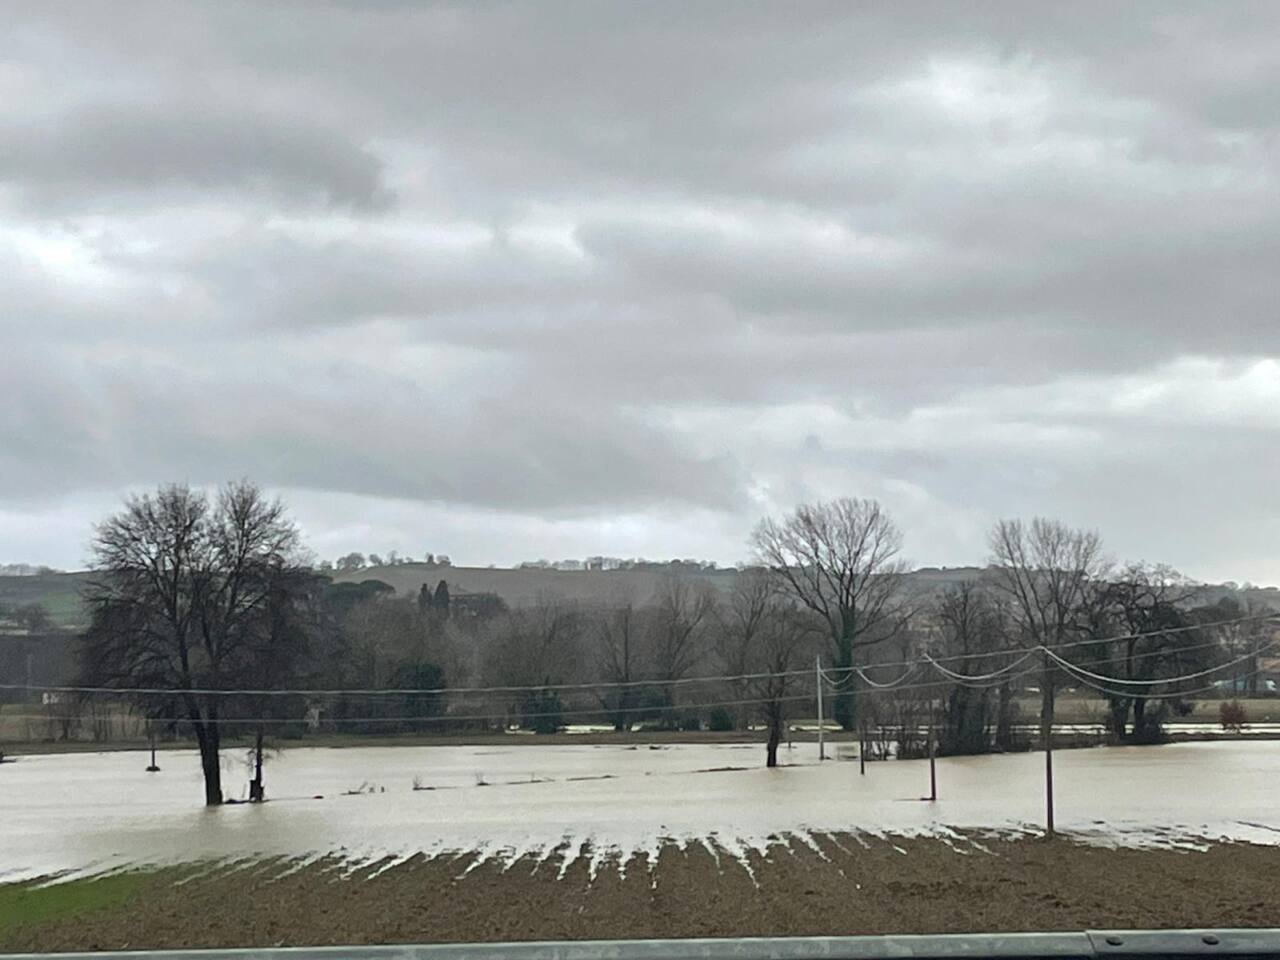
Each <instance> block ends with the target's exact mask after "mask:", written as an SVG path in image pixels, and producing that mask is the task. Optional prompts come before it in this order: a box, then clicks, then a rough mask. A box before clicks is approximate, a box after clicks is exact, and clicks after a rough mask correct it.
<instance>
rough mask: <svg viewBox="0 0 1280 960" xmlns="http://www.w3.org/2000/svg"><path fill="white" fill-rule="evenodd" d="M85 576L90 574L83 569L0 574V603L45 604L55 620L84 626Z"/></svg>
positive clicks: (12, 605)
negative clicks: (14, 575) (30, 573)
mask: <svg viewBox="0 0 1280 960" xmlns="http://www.w3.org/2000/svg"><path fill="white" fill-rule="evenodd" d="M88 580H89V574H88V572H86V571H81V572H79V573H41V574H36V575H35V576H27V577H0V604H3V605H5V606H8V607H19V606H23V605H25V604H28V603H38V604H40V605H41V606H42V607H44V609H45V612H46V613H48V614H49V617H50V618H51V619H52V620H53V622H54V624H56V625H57V626H59V627H64V628H68V629H75V628H78V627H82V626H84V622H85V617H84V609H83V607H82V606H81V604H80V590H81V589H82V588H83V587H84V585H85V583H86V582H88Z"/></svg>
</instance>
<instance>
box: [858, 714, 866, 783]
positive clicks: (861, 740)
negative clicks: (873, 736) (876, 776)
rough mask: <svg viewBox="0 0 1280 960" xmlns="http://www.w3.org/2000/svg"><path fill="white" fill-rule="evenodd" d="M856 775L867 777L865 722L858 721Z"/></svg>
mask: <svg viewBox="0 0 1280 960" xmlns="http://www.w3.org/2000/svg"><path fill="white" fill-rule="evenodd" d="M858 775H859V776H862V777H865V776H866V775H867V721H866V720H863V719H859V720H858Z"/></svg>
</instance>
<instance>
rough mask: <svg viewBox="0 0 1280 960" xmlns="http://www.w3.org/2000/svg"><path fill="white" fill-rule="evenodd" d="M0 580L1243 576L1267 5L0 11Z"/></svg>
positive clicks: (1267, 512) (1276, 65)
mask: <svg viewBox="0 0 1280 960" xmlns="http://www.w3.org/2000/svg"><path fill="white" fill-rule="evenodd" d="M4 17H5V21H6V22H5V27H4V29H3V30H2V31H0V357H2V358H3V365H2V368H0V369H2V377H0V384H2V386H0V562H3V561H11V562H12V561H29V562H43V563H49V564H53V565H57V566H62V567H75V566H79V565H81V564H82V563H83V562H84V560H85V559H86V557H87V547H86V545H87V541H88V538H89V536H90V528H91V524H92V523H93V522H94V521H95V520H96V519H99V518H101V517H102V516H103V515H104V514H105V513H107V512H109V511H110V510H112V509H113V508H114V507H115V506H116V505H117V504H118V503H119V498H120V496H121V495H122V493H124V492H125V491H127V490H131V489H141V488H146V487H149V486H154V485H155V484H157V483H160V482H164V481H175V480H178V481H187V482H190V483H192V484H200V485H203V484H214V483H217V482H219V481H224V480H227V479H231V478H236V477H241V476H247V477H251V478H253V479H256V480H258V481H260V482H261V483H263V484H264V485H266V486H268V487H269V488H271V489H272V490H275V491H278V492H280V493H281V494H282V495H283V496H284V497H285V498H286V499H287V500H288V501H289V502H290V504H291V505H292V506H293V508H294V512H295V514H296V516H297V518H298V519H299V521H300V523H301V524H302V526H303V527H304V530H305V532H306V535H307V538H308V541H309V543H310V544H311V546H312V547H313V549H314V550H315V551H316V552H317V553H318V554H319V555H321V556H329V557H332V556H336V555H338V554H340V553H343V552H346V551H349V550H353V549H358V550H362V551H369V550H375V551H379V552H386V551H388V550H390V549H396V550H398V551H399V552H400V553H402V554H405V553H407V554H412V555H414V556H420V555H421V554H422V553H424V552H426V551H427V550H432V551H436V552H444V553H449V554H451V555H452V556H453V558H454V560H455V562H461V563H474V564H487V563H491V562H492V563H498V564H506V563H510V562H513V561H518V560H522V559H532V558H536V557H550V558H559V557H575V556H577V557H581V556H585V555H587V554H594V553H605V554H612V555H620V556H635V555H643V556H648V557H651V558H669V557H673V556H696V557H702V558H708V559H715V560H718V561H721V562H732V561H735V560H739V559H743V558H745V557H747V556H748V554H749V549H748V546H747V537H748V535H749V533H750V530H751V527H752V526H753V525H754V523H755V522H756V521H757V520H758V518H759V517H760V516H761V515H763V514H767V513H777V512H780V511H784V510H786V509H788V508H790V507H792V506H794V505H795V504H796V503H797V502H800V501H806V500H813V499H819V498H826V497H832V496H838V495H853V496H864V497H877V498H879V499H880V500H881V501H882V502H883V503H884V504H885V505H886V506H887V507H888V508H889V510H890V511H891V512H892V514H893V515H894V516H895V517H896V518H897V520H898V522H899V524H900V525H901V526H902V528H903V530H904V532H905V536H906V551H905V552H906V554H907V557H908V559H910V560H911V561H913V562H915V563H918V564H964V563H974V562H983V561H985V559H986V557H987V553H988V551H987V547H986V530H987V529H988V528H989V526H990V525H991V523H992V521H993V520H995V519H996V518H998V517H1001V516H1030V515H1033V514H1044V515H1049V516H1054V517H1059V518H1061V519H1063V520H1065V521H1068V522H1069V523H1071V524H1074V525H1080V526H1089V527H1095V528H1097V529H1098V530H1099V531H1100V532H1101V533H1102V535H1103V537H1104V539H1105V541H1106V543H1107V545H1108V547H1109V549H1110V551H1111V552H1112V553H1113V554H1114V555H1115V556H1116V557H1118V558H1126V559H1147V560H1150V561H1163V562H1168V563H1171V564H1173V565H1175V566H1176V567H1178V568H1180V569H1181V570H1183V571H1184V572H1186V573H1188V574H1190V575H1192V576H1196V577H1200V578H1205V579H1213V580H1222V579H1235V580H1240V581H1244V580H1253V581H1255V582H1259V583H1280V514H1278V512H1277V508H1276V504H1277V494H1278V491H1280V454H1278V452H1277V451H1278V446H1277V439H1278V436H1280V189H1278V186H1280V184H1278V183H1277V174H1278V173H1280V142H1278V133H1280V95H1278V93H1277V91H1280V5H1277V4H1275V3H1273V2H1263V3H1258V4H1249V3H1227V4H1194V5H1185V6H1179V5H1177V4H1170V3H1165V2H1161V3H1155V4H1150V5H1144V4H1140V3H1126V4H1121V5H1116V4H1114V3H1104V4H1098V5H1097V6H1094V7H1092V8H1091V7H1090V6H1089V5H1088V4H1056V5H1054V6H1053V7H1052V9H1050V8H1048V6H1047V5H1045V8H1043V9H1040V10H1039V11H1038V12H1036V11H1034V10H1033V8H1032V5H1029V4H1025V3H1022V2H1013V3H1009V4H1007V5H1002V4H1001V5H997V4H992V5H987V4H978V3H974V2H966V3H946V4H938V5H930V4H924V3H909V4H901V3H887V4H883V5H877V4H867V3H863V4H849V3H845V2H840V3H834V4H829V5H827V4H818V3H808V4H799V5H793V4H782V3H777V4H751V3H737V2H735V3H723V4H717V3H711V2H703V3H698V4H690V3H687V2H685V0H680V2H673V3H668V4H663V3H644V4H637V3H630V2H627V3H603V2H598V0H590V2H583V3H552V2H547V3H536V4H535V3H528V4H511V5H508V4H501V3H467V4H457V5H447V4H442V5H427V4H419V3H404V4H398V3H390V2H388V3H349V4H348V3H338V4H333V5H328V6H326V5H324V4H321V3H296V4H291V3H282V4H274V5H270V6H267V5H258V4H240V3H233V2H228V0H210V2H208V3H173V2H164V3H156V4H148V3H143V2H130V3H127V4H122V3H118V2H114V0H113V2H107V3H101V4H96V3H74V2H68V3H56V4H51V3H47V2H44V0H38V2H32V3H27V4H23V3H8V4H6V5H5V11H4Z"/></svg>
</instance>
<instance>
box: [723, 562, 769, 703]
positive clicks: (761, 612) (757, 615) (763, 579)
mask: <svg viewBox="0 0 1280 960" xmlns="http://www.w3.org/2000/svg"><path fill="white" fill-rule="evenodd" d="M779 587H780V584H779V582H778V579H777V577H776V575H775V574H773V573H772V572H771V571H769V570H766V569H764V568H763V567H756V568H752V569H749V570H743V571H742V572H741V573H739V574H738V575H737V576H736V577H735V578H734V581H733V589H732V590H731V591H730V593H729V596H728V597H727V598H726V599H725V601H724V602H723V603H720V604H717V605H716V607H715V611H714V612H715V617H716V631H715V650H716V654H717V656H718V658H719V660H720V664H721V669H723V670H724V672H725V673H726V674H727V675H729V676H732V677H740V678H742V677H744V675H745V674H747V673H751V672H753V671H754V664H755V663H756V662H757V661H758V660H759V657H760V645H761V637H762V634H763V633H764V631H765V630H766V629H767V628H768V627H769V621H770V614H771V612H772V610H773V608H774V607H775V606H776V604H777V602H778V592H779ZM749 689H750V682H749V681H748V680H746V679H745V678H744V679H739V680H734V681H730V684H729V690H730V693H731V694H732V697H733V699H737V700H746V699H748V696H747V693H748V691H749ZM749 713H750V711H748V710H746V709H737V710H735V711H734V721H735V725H736V726H739V727H741V726H743V724H744V723H745V721H746V718H747V716H748V714H749Z"/></svg>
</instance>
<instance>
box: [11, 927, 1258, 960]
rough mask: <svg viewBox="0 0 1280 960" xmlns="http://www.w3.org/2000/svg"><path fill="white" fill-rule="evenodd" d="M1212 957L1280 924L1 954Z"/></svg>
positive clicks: (1002, 959)
mask: <svg viewBox="0 0 1280 960" xmlns="http://www.w3.org/2000/svg"><path fill="white" fill-rule="evenodd" d="M1212 956H1229V957H1233V958H1237V960H1239V958H1242V957H1258V958H1268V960H1271V958H1275V960H1280V929H1268V930H1084V931H1079V932H1071V933H994V934H986V933H976V934H969V933H966V934H947V935H938V936H885V937H767V938H758V939H757V938H745V939H715V940H573V941H557V942H539V943H474V944H424V945H402V946H401V945H388V946H368V947H274V948H262V949H257V948H239V949H232V950H129V951H120V952H114V953H25V954H0V960H339V958H341V960H961V958H964V960H980V958H984V957H993V958H998V960H1067V958H1077V960H1097V958H1103V957H1141V958H1155V957H1162V958H1163V957H1171V958H1179V957H1188V958H1190V957H1195V958H1204V957H1212Z"/></svg>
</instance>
